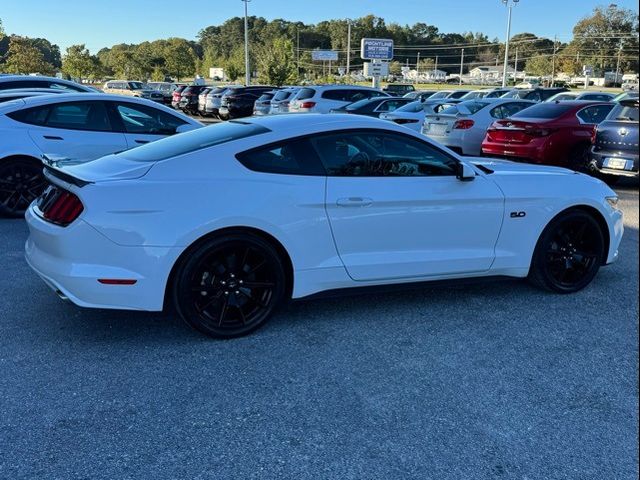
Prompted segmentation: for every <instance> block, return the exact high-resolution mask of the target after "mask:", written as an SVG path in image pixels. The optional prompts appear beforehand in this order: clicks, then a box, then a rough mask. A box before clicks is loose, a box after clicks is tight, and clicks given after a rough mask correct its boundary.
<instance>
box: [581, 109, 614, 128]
mask: <svg viewBox="0 0 640 480" xmlns="http://www.w3.org/2000/svg"><path fill="white" fill-rule="evenodd" d="M612 107H613V105H611V106H609V105H594V106H592V107H587V108H583V109H582V110H580V111H579V112H578V113H577V114H576V115H577V116H578V118H579V119H580V120H582V121H583V122H584V123H589V124H597V123H600V122H602V121H603V120H604V119H605V118H606V117H607V115H608V114H609V112H610V111H611V108H612Z"/></svg>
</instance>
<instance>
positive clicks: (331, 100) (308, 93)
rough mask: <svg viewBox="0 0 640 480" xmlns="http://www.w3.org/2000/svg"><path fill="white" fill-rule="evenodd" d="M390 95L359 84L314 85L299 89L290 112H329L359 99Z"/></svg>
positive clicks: (292, 101)
mask: <svg viewBox="0 0 640 480" xmlns="http://www.w3.org/2000/svg"><path fill="white" fill-rule="evenodd" d="M388 96H389V95H388V94H386V93H384V92H383V91H382V90H378V89H376V88H370V87H360V86H358V85H314V86H309V87H303V88H301V89H300V90H299V91H298V93H297V94H296V96H295V97H294V98H293V99H292V100H291V103H289V112H291V113H302V112H305V113H307V112H313V113H329V112H330V111H331V110H332V109H335V108H340V107H343V106H345V105H348V104H350V103H353V102H357V101H358V100H364V99H366V98H373V97H388Z"/></svg>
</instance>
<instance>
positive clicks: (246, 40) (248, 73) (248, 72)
mask: <svg viewBox="0 0 640 480" xmlns="http://www.w3.org/2000/svg"><path fill="white" fill-rule="evenodd" d="M242 1H243V2H244V83H245V85H247V86H249V84H250V83H251V70H250V69H249V21H248V20H247V9H248V7H247V4H248V3H249V2H250V1H251V0H242Z"/></svg>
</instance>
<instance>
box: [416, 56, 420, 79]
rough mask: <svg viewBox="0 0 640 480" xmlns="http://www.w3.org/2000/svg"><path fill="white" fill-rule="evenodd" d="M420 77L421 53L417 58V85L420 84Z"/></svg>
mask: <svg viewBox="0 0 640 480" xmlns="http://www.w3.org/2000/svg"><path fill="white" fill-rule="evenodd" d="M419 76H420V52H418V56H417V57H416V83H418V77H419Z"/></svg>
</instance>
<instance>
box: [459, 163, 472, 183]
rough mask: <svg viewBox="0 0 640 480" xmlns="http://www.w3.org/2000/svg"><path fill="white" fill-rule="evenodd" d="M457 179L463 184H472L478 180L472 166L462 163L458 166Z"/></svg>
mask: <svg viewBox="0 0 640 480" xmlns="http://www.w3.org/2000/svg"><path fill="white" fill-rule="evenodd" d="M456 178H457V179H458V180H460V181H461V182H470V181H472V180H474V179H475V178H476V171H475V170H474V169H473V167H472V166H471V165H468V164H466V163H464V162H460V163H459V164H458V174H457V175H456Z"/></svg>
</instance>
